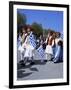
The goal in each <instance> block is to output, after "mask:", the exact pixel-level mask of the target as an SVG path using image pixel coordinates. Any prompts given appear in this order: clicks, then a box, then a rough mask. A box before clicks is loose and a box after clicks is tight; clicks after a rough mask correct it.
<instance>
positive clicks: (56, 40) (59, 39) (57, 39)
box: [55, 38, 63, 45]
mask: <svg viewBox="0 0 71 90" xmlns="http://www.w3.org/2000/svg"><path fill="white" fill-rule="evenodd" d="M59 41H63V40H62V38H56V39H55V43H56V45H58V42H59Z"/></svg>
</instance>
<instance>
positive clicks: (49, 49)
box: [45, 32, 53, 60]
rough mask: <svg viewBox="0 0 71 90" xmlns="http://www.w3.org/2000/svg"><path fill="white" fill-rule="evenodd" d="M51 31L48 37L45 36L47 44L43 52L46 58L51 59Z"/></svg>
mask: <svg viewBox="0 0 71 90" xmlns="http://www.w3.org/2000/svg"><path fill="white" fill-rule="evenodd" d="M52 34H53V33H52V32H50V34H49V37H48V38H47V43H46V44H47V45H46V49H45V53H46V58H47V60H51V59H52V56H53V49H52V40H53V38H52Z"/></svg>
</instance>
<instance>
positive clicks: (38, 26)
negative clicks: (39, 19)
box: [31, 22, 43, 37]
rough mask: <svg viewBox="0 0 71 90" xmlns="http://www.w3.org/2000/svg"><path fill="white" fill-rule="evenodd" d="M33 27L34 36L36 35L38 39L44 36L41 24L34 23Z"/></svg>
mask: <svg viewBox="0 0 71 90" xmlns="http://www.w3.org/2000/svg"><path fill="white" fill-rule="evenodd" d="M31 26H32V28H33V32H34V34H36V36H37V37H39V36H40V35H41V34H43V28H42V25H41V24H38V23H36V22H34V23H33V24H32V25H31Z"/></svg>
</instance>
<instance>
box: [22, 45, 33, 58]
mask: <svg viewBox="0 0 71 90" xmlns="http://www.w3.org/2000/svg"><path fill="white" fill-rule="evenodd" d="M33 51H34V47H33V46H32V45H29V44H28V45H26V49H25V53H24V57H29V58H31V57H33V56H34V52H33Z"/></svg>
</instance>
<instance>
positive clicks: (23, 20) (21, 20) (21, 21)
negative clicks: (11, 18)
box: [17, 12, 27, 34]
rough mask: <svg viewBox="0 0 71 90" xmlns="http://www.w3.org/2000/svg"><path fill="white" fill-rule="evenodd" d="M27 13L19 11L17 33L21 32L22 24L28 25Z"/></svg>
mask: <svg viewBox="0 0 71 90" xmlns="http://www.w3.org/2000/svg"><path fill="white" fill-rule="evenodd" d="M26 21H27V18H26V15H25V14H20V13H19V12H18V13H17V34H18V33H19V32H21V26H22V25H26Z"/></svg>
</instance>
